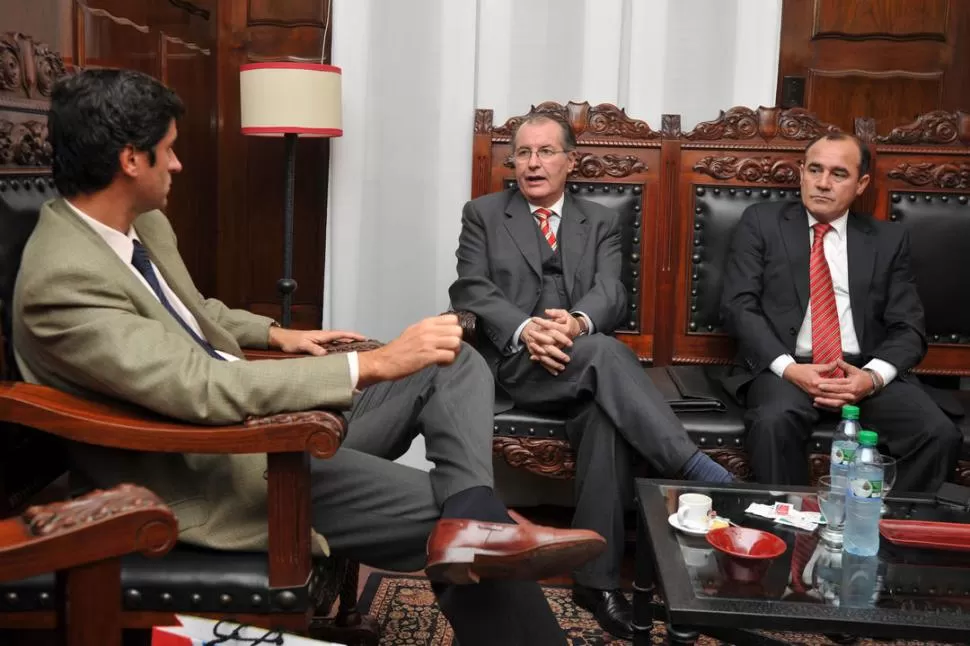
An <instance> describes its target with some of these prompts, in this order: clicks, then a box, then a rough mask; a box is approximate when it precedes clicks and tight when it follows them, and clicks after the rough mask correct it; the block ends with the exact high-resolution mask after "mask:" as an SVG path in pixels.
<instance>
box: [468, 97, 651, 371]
mask: <svg viewBox="0 0 970 646" xmlns="http://www.w3.org/2000/svg"><path fill="white" fill-rule="evenodd" d="M534 113H547V114H552V115H554V116H557V117H559V118H561V119H565V120H566V121H567V122H568V123H569V124H570V125H571V126H572V128H573V132H574V133H576V138H577V143H578V148H577V155H578V164H577V168H576V170H575V171H574V172H573V173H572V174H571V175H570V177H569V180H568V182H567V190H570V191H573V192H575V193H576V194H577V195H578V196H580V197H582V196H583V195H584V194H586V193H587V192H588V191H589V189H592V191H593V193H596V192H597V191H602V190H603V188H607V190H610V188H609V185H621V186H622V187H623V190H624V191H625V192H624V193H618V194H617V195H631V194H632V195H639V196H640V207H639V208H640V210H639V212H638V215H635V216H634V221H633V224H634V226H635V228H636V229H637V231H638V233H637V235H634V236H632V237H631V238H630V240H629V241H628V244H629V248H625V249H624V258H625V259H626V261H625V262H627V263H634V264H635V266H633V267H632V268H631V276H630V280H631V281H632V282H633V286H632V288H631V291H634V292H635V293H634V294H632V299H631V302H632V303H633V305H635V307H631V313H632V314H633V317H634V320H632V321H628V322H627V329H623V328H622V327H621V328H620V329H618V330H617V337H618V338H619V339H621V340H622V341H623V342H624V343H626V344H627V345H628V346H630V347H631V348H632V349H633V350H634V351H635V352H636V353H637V356H638V357H639V358H640V359H641V360H642V361H652V360H653V359H654V323H655V320H656V311H655V299H656V292H657V268H656V263H657V255H656V253H654V251H655V248H656V246H657V238H656V235H657V231H656V225H657V219H658V213H659V212H660V208H661V207H660V204H661V183H660V172H661V170H660V169H661V163H660V149H661V143H660V133H659V132H658V131H654V130H652V129H651V128H650V127H649V126H648V125H647V124H646V123H645V122H643V121H640V120H638V119H632V118H630V117H629V116H627V115H626V113H625V112H624V111H622V110H621V109H619V108H617V107H616V106H613V105H610V104H600V105H596V106H591V105H590V104H589V103H573V102H570V103H568V104H566V105H560V104H559V103H555V102H551V101H550V102H545V103H541V104H539V105H537V106H533V107H532V110H531V111H530V112H529V114H534ZM526 116H528V115H520V116H517V117H512V118H510V119H508V120H507V121H506V122H505V123H504V124H502V125H500V126H494V125H493V123H492V111H491V110H478V111H477V112H476V115H475V134H474V144H473V152H472V155H473V158H472V197H479V196H481V195H484V194H487V193H492V192H495V191H500V190H503V189H504V188H506V186H507V183H508V182H511V181H514V179H515V172H514V164H513V162H512V158H511V153H512V144H511V137H512V134H513V132H514V131H515V128H516V127H517V125H518V124H519V123H520V122H521V121H522V119H523V118H524V117H526ZM626 191H629V192H626ZM456 217H457V215H456ZM456 245H457V241H456ZM630 323H633V324H634V325H633V326H632V327H633V329H632V330H631V327H630Z"/></svg>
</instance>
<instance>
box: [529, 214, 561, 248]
mask: <svg viewBox="0 0 970 646" xmlns="http://www.w3.org/2000/svg"><path fill="white" fill-rule="evenodd" d="M533 215H534V216H536V217H537V218H539V231H541V232H542V236H543V237H544V238H545V239H546V242H548V243H549V246H550V247H552V250H553V251H555V250H556V234H555V233H554V232H553V230H552V227H551V226H549V218H550V217H552V211H550V210H549V209H536V210H535V212H534V213H533Z"/></svg>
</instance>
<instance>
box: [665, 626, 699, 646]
mask: <svg viewBox="0 0 970 646" xmlns="http://www.w3.org/2000/svg"><path fill="white" fill-rule="evenodd" d="M697 637H698V635H697V631H696V630H690V629H688V628H677V627H675V626H671V625H670V624H667V643H668V644H670V646H694V642H696V641H697Z"/></svg>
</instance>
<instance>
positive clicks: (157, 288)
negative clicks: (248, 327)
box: [131, 240, 225, 361]
mask: <svg viewBox="0 0 970 646" xmlns="http://www.w3.org/2000/svg"><path fill="white" fill-rule="evenodd" d="M132 242H134V243H135V248H134V249H133V250H132V252H131V264H132V265H133V266H134V267H135V269H137V270H138V272H139V273H140V274H141V275H142V276H144V277H145V280H146V281H148V284H149V285H151V288H152V290H153V291H154V292H155V295H156V296H158V300H159V301H161V303H162V305H164V306H165V309H167V310H168V313H169V314H171V315H172V316H174V317H175V320H176V321H178V322H179V325H181V326H182V327H183V328H184V329H185V331H186V332H188V333H189V336H191V337H192V338H193V339H195V341H196V343H198V344H199V345H201V346H202V349H203V350H205V351H206V352H208V353H209V356H211V357H212V358H214V359H219V360H220V361H225V359H224V358H223V357H222V356H221V355H220V354H219V353H218V352H216V349H215V348H213V347H212V345H211V344H210V343H209V342H208V341H206V340H205V339H203V338H202V337H200V336H199V335H198V334H196V333H195V330H193V329H192V328H190V327H189V324H188V323H186V322H185V320H184V319H183V318H182V317H181V316H179V315H178V312H176V311H175V308H173V307H172V304H171V303H169V302H168V299H167V298H165V292H163V291H162V286H161V284H160V283H159V282H158V276H156V275H155V269H154V268H153V267H152V262H151V259H150V258H149V257H148V249H145V247H144V245H142V243H140V242H139V241H138V240H132Z"/></svg>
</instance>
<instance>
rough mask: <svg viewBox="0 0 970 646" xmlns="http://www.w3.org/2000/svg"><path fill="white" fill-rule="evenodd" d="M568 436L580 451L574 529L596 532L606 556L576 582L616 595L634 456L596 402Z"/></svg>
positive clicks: (574, 421)
mask: <svg viewBox="0 0 970 646" xmlns="http://www.w3.org/2000/svg"><path fill="white" fill-rule="evenodd" d="M566 432H567V433H568V435H569V437H570V441H571V443H572V444H573V446H574V447H578V449H577V456H576V482H575V485H576V513H575V514H574V515H573V527H575V528H577V529H591V530H593V531H594V532H598V533H599V534H600V535H601V536H603V538H605V539H606V543H607V549H606V551H605V552H603V553H602V554H601V555H599V556H598V557H596V558H595V559H593V560H592V561H589V562H588V563H586V564H585V565H583V567H581V568H580V569H579V570H577V571H576V572H575V573H574V579H575V581H576V583H578V584H580V585H584V586H586V587H589V588H596V589H598V590H616V589H619V588H620V565H621V564H622V562H623V548H624V526H623V511H624V509H625V508H627V507H632V503H633V468H632V465H633V459H634V453H633V450H632V449H631V447H630V445H629V444H628V443H627V442H626V440H624V439H623V437H622V436H620V434H619V433H617V431H616V428H615V427H614V426H613V424H612V423H611V422H610V420H609V418H607V417H606V414H605V413H603V410H602V409H601V408H600V407H599V406H598V405H597V404H595V403H594V402H590V403H588V404H586V405H584V406H582V407H581V408H580V411H579V414H578V415H576V416H575V417H573V418H572V419H571V420H570V421H569V422H567V424H566Z"/></svg>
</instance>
